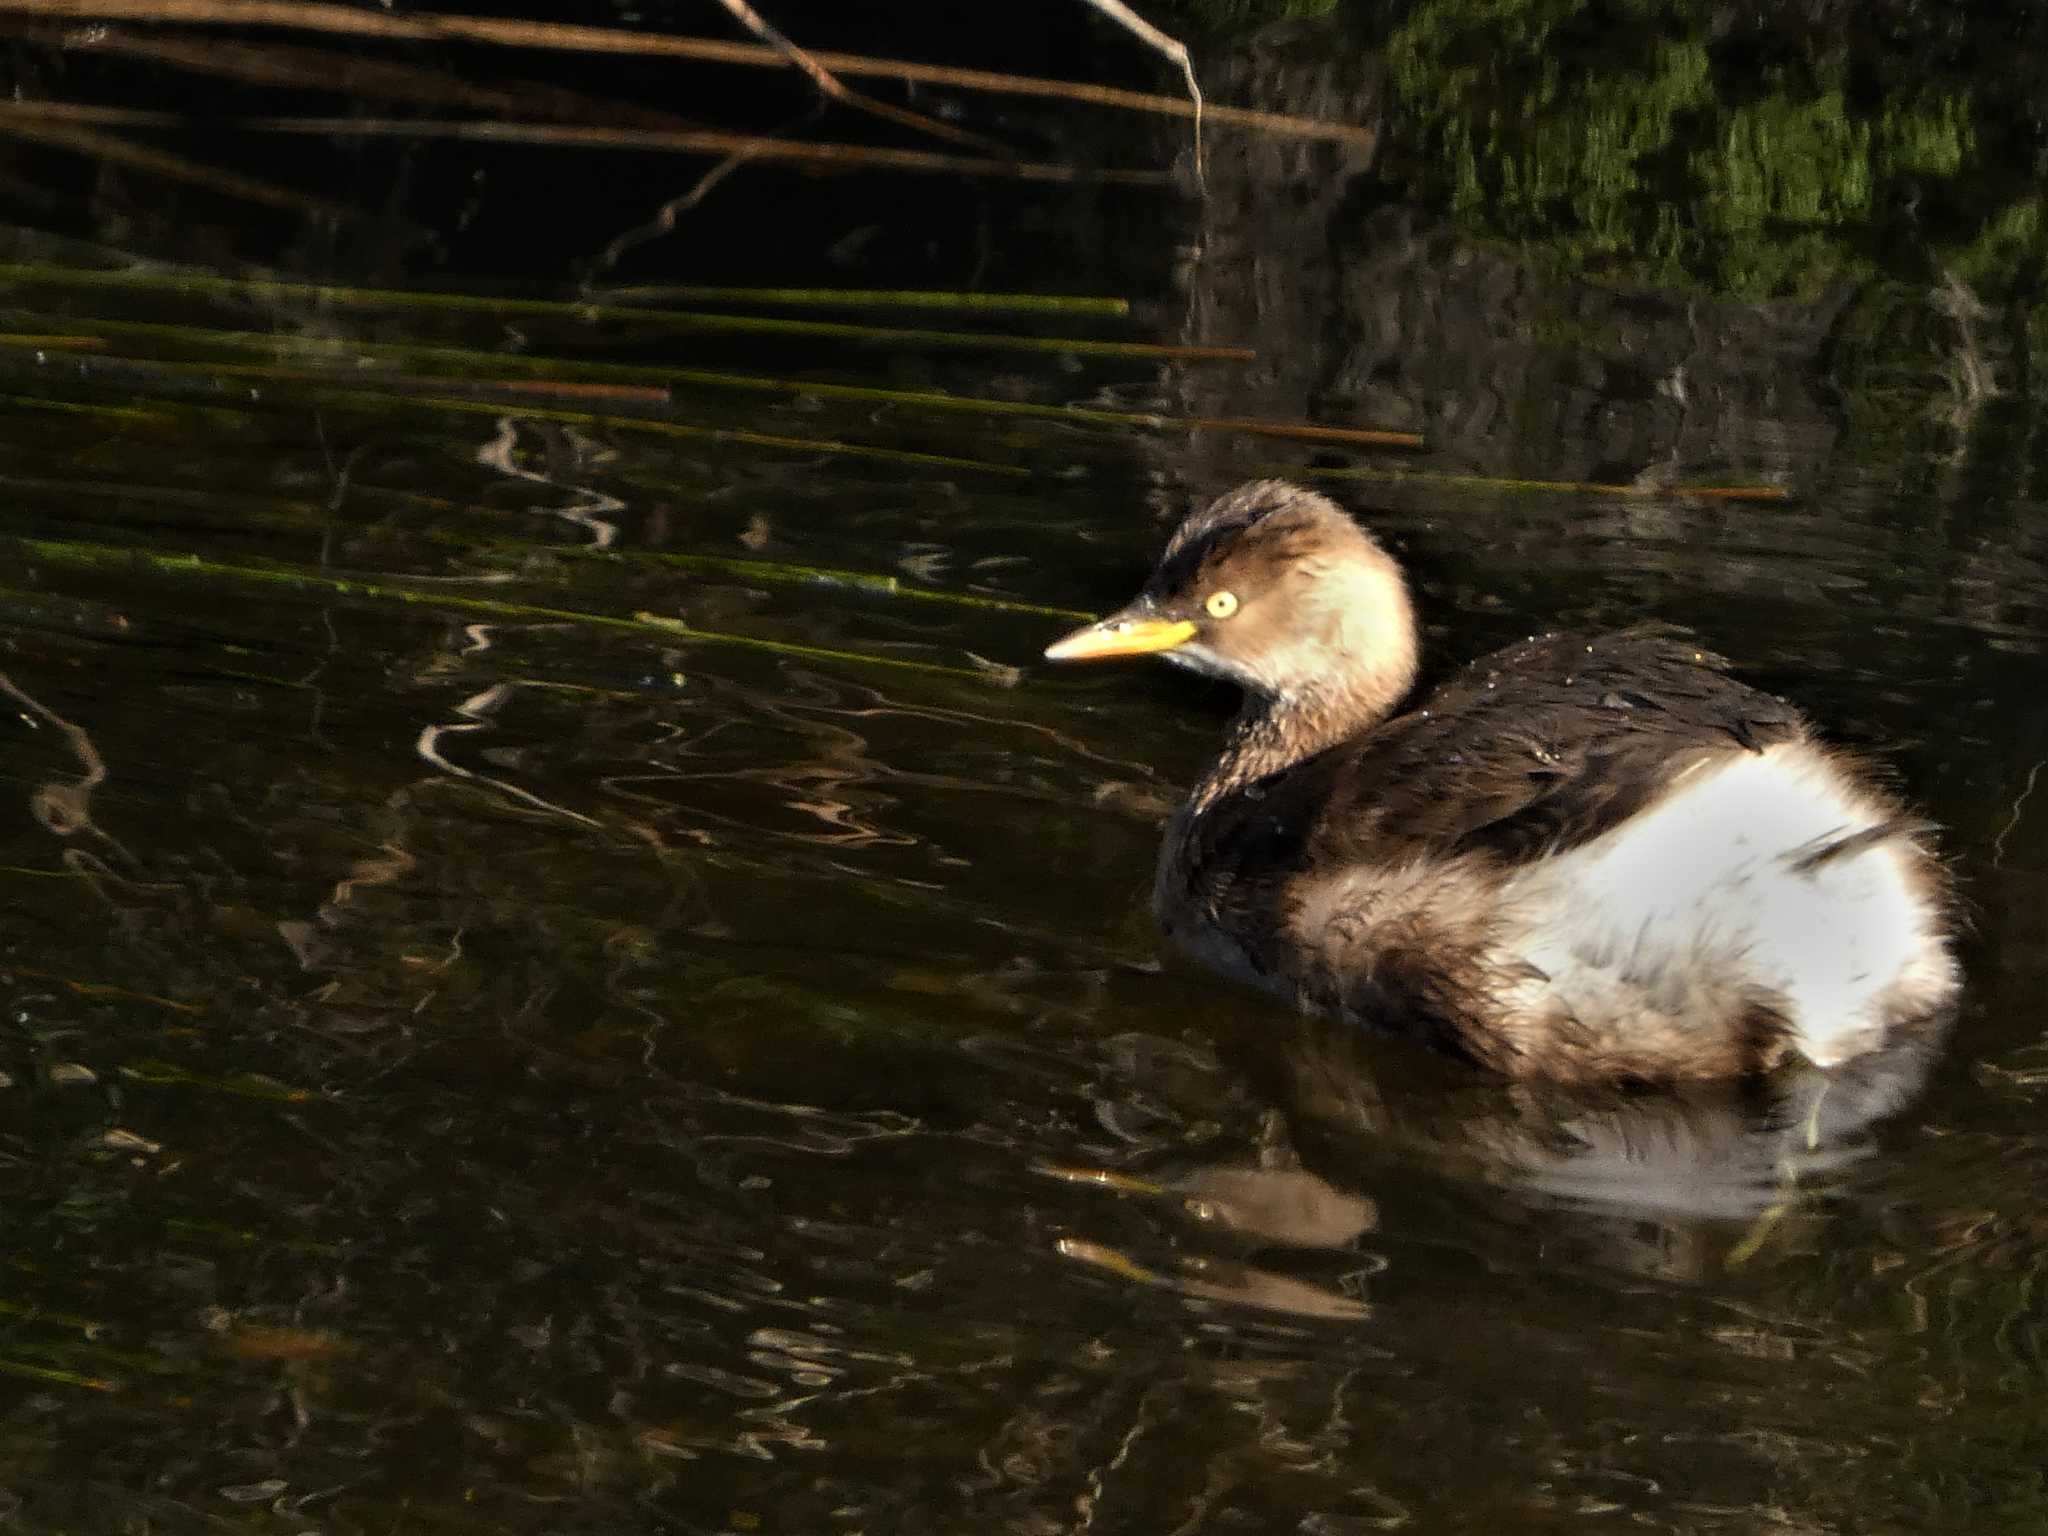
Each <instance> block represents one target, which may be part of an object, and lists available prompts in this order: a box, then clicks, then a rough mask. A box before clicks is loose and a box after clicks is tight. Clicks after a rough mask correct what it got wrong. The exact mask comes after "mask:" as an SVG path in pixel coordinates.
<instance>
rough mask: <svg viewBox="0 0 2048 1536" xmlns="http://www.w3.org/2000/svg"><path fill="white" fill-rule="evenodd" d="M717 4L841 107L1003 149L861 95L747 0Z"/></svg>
mask: <svg viewBox="0 0 2048 1536" xmlns="http://www.w3.org/2000/svg"><path fill="white" fill-rule="evenodd" d="M719 4H721V5H723V6H724V7H725V8H726V10H728V11H730V12H731V13H732V17H733V20H735V21H737V22H738V23H739V24H740V25H741V26H743V27H745V28H746V29H747V30H748V31H749V32H751V33H753V34H754V36H756V37H758V38H760V39H761V41H762V42H764V43H766V44H767V45H768V46H769V47H770V48H773V49H774V50H775V51H776V52H777V53H780V54H781V55H782V56H783V57H784V58H785V59H787V60H788V61H789V62H790V63H791V64H792V65H794V66H795V67H796V68H797V69H800V70H802V71H803V73H804V74H805V75H806V76H808V77H809V79H810V82H811V84H813V85H815V86H816V87H817V88H818V90H819V91H820V92H821V93H822V94H823V95H825V96H827V97H829V98H831V99H832V100H833V101H836V102H838V103H839V104H840V105H841V106H842V107H851V108H853V109H854V110H855V111H856V112H865V113H867V114H868V115H869V116H870V117H878V118H880V119H881V120H882V121H883V122H885V123H894V124H896V126H897V127H899V128H910V129H914V130H916V131H917V132H918V133H928V134H930V135H931V136H932V137H933V138H935V139H943V140H945V142H947V143H948V144H963V145H966V146H967V147H968V148H970V149H978V150H980V151H982V152H983V153H984V154H990V155H1001V154H1005V153H1007V150H1006V149H1005V148H1004V146H1003V145H1001V144H998V143H996V141H995V140H994V139H987V138H983V137H982V136H981V135H980V134H978V133H969V132H968V131H967V130H966V129H965V128H955V127H953V126H952V125H951V124H948V123H942V122H939V121H938V120H937V119H936V118H930V117H926V116H925V115H924V114H923V113H922V112H912V111H910V110H909V109H908V108H905V107H895V106H891V105H890V104H889V103H888V102H886V101H877V100H875V99H874V97H872V96H863V95H862V94H861V93H860V92H859V91H851V90H848V89H847V88H846V87H845V86H843V85H841V84H840V83H839V81H838V79H837V77H835V76H834V75H833V73H832V71H831V70H829V69H827V68H825V66H824V65H822V64H820V63H819V62H818V61H817V60H816V59H814V58H812V57H811V56H810V54H808V53H806V52H805V51H804V50H803V49H801V48H799V47H798V46H797V45H796V44H795V43H793V42H791V41H790V40H789V38H788V37H787V36H785V35H784V34H783V32H782V31H781V30H780V29H779V28H777V27H775V26H774V25H773V24H771V23H770V22H769V21H768V19H767V18H766V17H764V16H763V15H762V14H761V13H760V12H759V11H757V10H755V9H754V8H753V7H752V6H751V5H749V4H747V0H719Z"/></svg>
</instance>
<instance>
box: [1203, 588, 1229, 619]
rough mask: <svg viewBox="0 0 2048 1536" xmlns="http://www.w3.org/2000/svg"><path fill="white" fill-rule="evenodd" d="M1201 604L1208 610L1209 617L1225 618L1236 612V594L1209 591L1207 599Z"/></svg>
mask: <svg viewBox="0 0 2048 1536" xmlns="http://www.w3.org/2000/svg"><path fill="white" fill-rule="evenodd" d="M1202 606H1203V607H1204V608H1206V609H1208V610H1209V617H1210V618H1212V619H1227V618H1229V617H1230V616H1231V615H1232V614H1233V613H1235V612H1237V594H1236V593H1235V592H1211V593H1210V594H1209V600H1208V601H1207V602H1205V603H1203V604H1202Z"/></svg>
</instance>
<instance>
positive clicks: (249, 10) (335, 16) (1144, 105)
mask: <svg viewBox="0 0 2048 1536" xmlns="http://www.w3.org/2000/svg"><path fill="white" fill-rule="evenodd" d="M0 12H11V13H14V14H17V15H27V16H46V17H61V18H65V19H68V20H72V21H148V22H159V23H166V24H169V23H177V24H180V25H185V26H208V27H289V28H294V29H297V30H300V31H310V32H329V33H337V34H340V35H344V36H349V37H370V38H385V39H391V40H394V41H405V42H444V43H486V44H491V45H494V46H497V47H503V48H550V49H556V50H560V51H566V52H574V53H610V54H630V55H636V56H639V57H643V58H671V59H694V60H697V61H698V62H700V63H708V64H738V65H750V66H754V67H757V68H761V67H766V68H774V69H782V68H786V67H787V66H788V61H787V60H786V59H784V58H783V56H782V55H781V54H779V53H777V52H776V51H775V50H774V49H773V48H769V47H767V46H765V45H763V44H760V43H735V42H727V41H724V40H722V39H717V38H704V37H676V36H663V35H659V34H650V33H644V32H629V31H626V30H625V29H623V28H619V27H586V26H577V25H572V24H568V23H563V22H534V21H517V20H512V19H509V18H504V17H493V16H450V15H446V14H442V13H438V12H417V13H414V14H411V15H397V14H393V13H391V12H388V11H371V10H362V9H358V8H356V7H354V6H349V5H334V4H327V3H323V0H0ZM811 57H812V58H813V59H815V60H817V62H818V63H819V64H820V65H822V66H823V67H824V68H826V69H829V70H831V71H832V72H833V73H834V74H836V75H840V76H842V77H843V76H854V77H869V78H881V79H892V80H908V81H911V82H914V83H916V84H919V85H938V86H948V87H951V88H953V89H955V90H963V91H987V92H990V93H994V94H999V95H1009V96H1038V97H1045V98H1049V99H1052V100H1056V101H1074V102H1081V103H1084V104H1086V105H1089V106H1097V107H1114V108H1118V109H1121V110H1124V111H1131V112H1148V113H1152V114H1154V115H1158V116H1165V117H1190V118H1191V117H1193V116H1194V115H1195V108H1194V104H1193V103H1192V102H1188V101H1184V100H1182V99H1181V98H1180V97H1178V96H1157V95H1153V94H1150V93H1148V92H1144V91H1126V90H1119V89H1117V88H1115V87H1113V86H1102V85H1087V84H1083V83H1081V82H1079V81H1072V80H1044V79H1039V78H1036V77H1034V76H1030V75H1006V74H1001V73H998V72H996V71H994V70H986V69H955V68H953V67H952V66H950V65H944V64H918V63H913V62H911V61H909V60H904V59H878V58H871V57H868V56H866V55H863V54H855V53H813V54H812V55H811ZM1203 120H1204V121H1205V122H1207V123H1209V124H1211V125H1212V126H1217V125H1228V126H1230V127H1233V128H1243V129H1247V130H1250V131H1253V132H1258V133H1270V134H1277V135H1281V136H1284V137H1289V138H1308V139H1341V140H1346V141H1349V142H1351V143H1354V144H1360V145H1365V146H1370V145H1372V144H1373V143H1374V142H1375V139H1376V135H1375V134H1374V132H1373V130H1372V129H1370V128H1366V127H1362V126H1360V125H1359V124H1356V123H1332V122H1323V121H1319V120H1317V119H1315V118H1305V117H1289V116H1287V115H1285V114H1283V113H1278V112H1259V111H1255V110H1253V109H1251V108H1248V107H1228V106H1214V105H1207V106H1204V108H1203Z"/></svg>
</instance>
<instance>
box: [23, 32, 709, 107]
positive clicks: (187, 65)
mask: <svg viewBox="0 0 2048 1536" xmlns="http://www.w3.org/2000/svg"><path fill="white" fill-rule="evenodd" d="M17 35H19V36H22V37H25V38H27V39H28V40H30V41H31V42H38V43H42V44H44V45H45V46H47V47H50V48H57V49H62V50H63V51H65V52H68V53H99V54H114V55H118V56H121V57H125V58H138V59H149V60H151V61H153V62H155V63H159V64H168V65H170V66H171V67H172V68H174V69H184V70H190V71H191V72H193V73H194V74H204V75H216V76H219V77H221V78H223V79H227V80H242V81H246V82H248V83H249V84H251V85H275V86H287V87H295V88H299V89H304V90H314V91H322V92H326V93H329V94H340V95H346V96H353V97H369V98H381V99H383V100H386V101H410V102H419V103H424V104H428V105H433V106H444V107H461V108H464V109H467V110H469V111H472V112H504V113H517V114H519V115H520V116H523V117H544V118H560V119H567V120H571V121H584V122H589V121H593V120H595V121H602V122H609V123H619V124H630V125H632V126H635V127H640V128H666V129H689V128H695V127H697V126H699V125H698V124H696V123H694V122H692V121H690V120H689V119H688V118H684V117H678V116H677V115H676V114H675V113H673V112H664V111H662V110H660V109H659V108H656V107H649V106H644V105H642V104H641V103H639V102H631V101H614V100H610V99H608V98H606V97H602V96H587V95H585V94H584V93H583V92H581V91H571V90H565V89H563V88H562V87H560V86H554V85H544V84H542V83H541V82H540V81H538V80H497V81H491V82H480V81H472V80H462V79H458V78H456V77H454V76H452V75H450V74H448V73H447V72H446V71H445V70H438V69H422V68H420V67H419V66H417V65H413V64H401V63H398V62H396V61H395V60H390V59H373V58H364V57H361V56H360V55H356V54H349V53H343V52H339V51H337V50H335V49H332V48H309V47H305V46H302V45H299V44H294V43H246V42H230V41H225V40H223V39H220V38H201V37H191V36H182V35H176V34H168V35H167V34H158V33H140V32H124V31H121V30H119V29H117V28H113V27H65V28H56V27H48V28H45V27H36V26H27V25H25V26H22V27H21V29H20V31H19V33H18V34H17Z"/></svg>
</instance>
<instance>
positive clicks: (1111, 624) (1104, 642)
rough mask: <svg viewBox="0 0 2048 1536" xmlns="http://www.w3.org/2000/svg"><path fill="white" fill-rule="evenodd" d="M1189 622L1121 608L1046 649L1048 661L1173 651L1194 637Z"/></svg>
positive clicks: (1093, 659) (1095, 659)
mask: <svg viewBox="0 0 2048 1536" xmlns="http://www.w3.org/2000/svg"><path fill="white" fill-rule="evenodd" d="M1194 633H1195V626H1194V625H1193V624H1191V623H1189V622H1188V621H1187V620H1186V619H1162V618H1158V617H1156V616H1154V615H1150V614H1145V613H1138V612H1133V611H1132V610H1131V609H1129V608H1124V609H1120V610H1118V611H1117V612H1115V613H1112V614H1111V615H1110V616H1109V617H1108V618H1106V619H1100V620H1098V621H1097V622H1095V623H1093V624H1085V625H1083V626H1082V627H1081V628H1079V629H1077V630H1075V631H1074V632H1073V633H1072V634H1071V635H1062V636H1061V637H1060V638H1059V639H1057V640H1055V641H1053V643H1052V644H1051V645H1048V646H1047V647H1046V648H1045V659H1046V660H1047V661H1098V660H1100V659H1101V658H1103V657H1105V656H1149V655H1151V654H1152V653H1153V652H1155V651H1170V650H1172V649H1173V648H1174V647H1175V646H1177V645H1184V644H1186V643H1187V641H1189V640H1190V639H1192V638H1193V637H1194Z"/></svg>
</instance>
